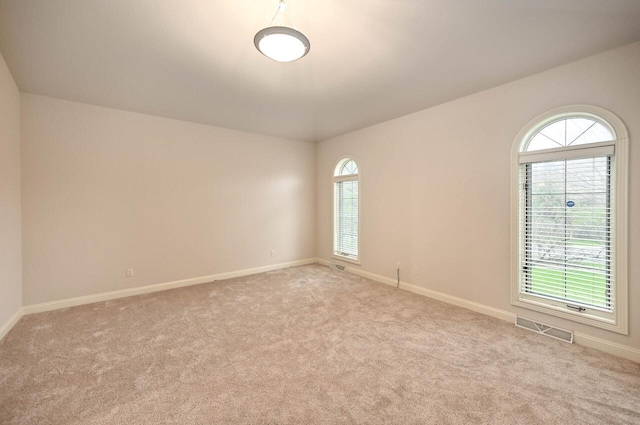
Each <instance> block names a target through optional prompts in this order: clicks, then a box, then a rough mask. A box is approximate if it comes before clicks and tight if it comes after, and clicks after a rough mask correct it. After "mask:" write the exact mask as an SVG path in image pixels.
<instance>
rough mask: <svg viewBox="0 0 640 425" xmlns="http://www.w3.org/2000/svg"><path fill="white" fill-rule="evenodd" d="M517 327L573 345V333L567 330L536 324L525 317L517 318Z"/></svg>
mask: <svg viewBox="0 0 640 425" xmlns="http://www.w3.org/2000/svg"><path fill="white" fill-rule="evenodd" d="M516 326H517V327H519V328H523V329H528V330H530V331H533V332H536V333H539V334H543V335H547V336H550V337H551V338H556V339H559V340H561V341H564V342H568V343H569V344H572V343H573V332H572V331H567V330H565V329H560V328H556V327H553V326H550V325H545V324H544V323H540V322H535V321H533V320H531V319H525V318H524V317H516Z"/></svg>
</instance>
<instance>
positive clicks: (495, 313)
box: [318, 258, 640, 363]
mask: <svg viewBox="0 0 640 425" xmlns="http://www.w3.org/2000/svg"><path fill="white" fill-rule="evenodd" d="M318 263H319V264H322V265H325V266H331V265H333V264H335V263H333V262H331V261H327V260H325V259H322V258H318ZM345 271H346V272H349V273H352V274H355V275H358V276H362V277H364V278H367V279H370V280H373V281H376V282H380V283H384V284H386V285H390V286H393V287H395V286H396V285H397V284H398V282H397V281H396V280H394V279H390V278H388V277H384V276H380V275H378V274H375V273H370V272H367V271H364V270H361V269H359V268H354V267H352V266H351V267H350V266H345ZM400 289H404V290H406V291H410V292H414V293H416V294H419V295H423V296H425V297H428V298H433V299H435V300H438V301H442V302H445V303H448V304H453V305H456V306H458V307H462V308H466V309H468V310H473V311H476V312H478V313H482V314H486V315H488V316H492V317H495V318H497V319H501V320H504V321H507V322H512V323H513V322H515V319H516V314H515V313H511V312H510V311H506V310H501V309H498V308H494V307H490V306H487V305H484V304H480V303H476V302H473V301H469V300H465V299H464V298H458V297H454V296H453V295H448V294H445V293H442V292H438V291H433V290H431V289H427V288H423V287H421V286H417V285H413V284H411V283H407V282H403V281H400ZM574 342H575V343H576V344H579V345H583V346H585V347H590V348H595V349H596V350H600V351H603V352H605V353H609V354H613V355H616V356H620V357H624V358H625V359H629V360H632V361H634V362H638V363H640V350H638V349H636V348H633V347H629V346H626V345H622V344H617V343H615V342H610V341H607V340H604V339H601V338H596V337H593V336H590V335H586V334H582V333H578V332H575V333H574Z"/></svg>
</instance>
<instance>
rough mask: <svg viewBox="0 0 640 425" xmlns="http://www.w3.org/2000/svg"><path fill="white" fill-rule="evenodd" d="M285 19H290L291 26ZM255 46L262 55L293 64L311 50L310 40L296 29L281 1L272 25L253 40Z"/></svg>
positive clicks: (259, 32) (281, 0) (282, 0)
mask: <svg viewBox="0 0 640 425" xmlns="http://www.w3.org/2000/svg"><path fill="white" fill-rule="evenodd" d="M285 18H288V21H289V22H290V23H291V25H286V24H285ZM253 44H255V45H256V48H257V49H258V50H259V51H260V53H262V54H263V55H265V56H266V57H268V58H271V59H273V60H275V61H278V62H292V61H294V60H297V59H300V58H301V57H303V56H304V55H306V54H307V53H309V49H310V48H311V44H310V43H309V39H308V38H307V37H305V36H304V34H302V33H301V32H300V31H298V30H297V29H296V26H295V24H294V23H293V19H291V16H289V12H287V5H286V4H284V0H280V3H279V4H278V11H277V12H276V14H275V16H274V17H273V19H272V20H271V25H270V26H268V27H267V28H265V29H263V30H260V31H258V33H257V34H256V36H255V37H254V38H253Z"/></svg>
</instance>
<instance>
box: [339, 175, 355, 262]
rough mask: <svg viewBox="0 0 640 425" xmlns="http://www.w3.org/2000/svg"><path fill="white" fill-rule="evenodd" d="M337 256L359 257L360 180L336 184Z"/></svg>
mask: <svg viewBox="0 0 640 425" xmlns="http://www.w3.org/2000/svg"><path fill="white" fill-rule="evenodd" d="M336 203H337V212H336V220H337V223H336V224H337V241H336V242H337V243H336V245H337V246H336V254H338V255H346V256H354V257H357V256H358V180H351V181H341V182H336Z"/></svg>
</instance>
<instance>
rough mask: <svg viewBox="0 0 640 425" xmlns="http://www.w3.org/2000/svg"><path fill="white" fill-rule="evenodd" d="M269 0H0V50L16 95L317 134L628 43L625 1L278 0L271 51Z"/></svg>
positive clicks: (637, 32) (635, 26) (631, 14)
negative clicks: (277, 35)
mask: <svg viewBox="0 0 640 425" xmlns="http://www.w3.org/2000/svg"><path fill="white" fill-rule="evenodd" d="M277 1H278V0H188V1H187V0H0V51H1V52H2V55H3V56H4V58H5V60H6V61H7V63H8V65H9V68H10V70H11V72H12V74H13V76H14V78H15V80H16V82H17V84H18V86H19V88H20V90H21V91H23V92H28V93H36V94H42V95H47V96H53V97H58V98H62V99H69V100H73V101H78V102H85V103H90V104H95V105H102V106H108V107H113V108H118V109H124V110H129V111H136V112H143V113H148V114H153V115H159V116H164V117H170V118H176V119H181V120H187V121H194V122H199V123H206V124H212V125H216V126H221V127H228V128H234V129H239V130H246V131H252V132H257V133H262V134H268V135H275V136H283V137H289V138H293V139H300V140H323V139H326V138H328V137H331V136H335V135H338V134H342V133H345V132H349V131H352V130H355V129H358V128H362V127H365V126H368V125H371V124H374V123H378V122H381V121H385V120H388V119H392V118H396V117H399V116H402V115H405V114H408V113H411V112H415V111H418V110H421V109H424V108H427V107H430V106H433V105H437V104H439V103H443V102H446V101H449V100H453V99H456V98H459V97H462V96H465V95H468V94H471V93H474V92H478V91H480V90H484V89H487V88H490V87H494V86H496V85H500V84H503V83H505V82H508V81H512V80H514V79H517V78H520V77H523V76H526V75H530V74H533V73H536V72H539V71H542V70H545V69H548V68H551V67H554V66H557V65H560V64H563V63H567V62H570V61H573V60H576V59H579V58H581V57H585V56H588V55H591V54H594V53H597V52H601V51H604V50H607V49H610V48H613V47H617V46H621V45H624V44H627V43H630V42H633V41H637V40H640V0H482V1H480V0H341V1H338V0H288V2H287V4H288V6H289V12H290V14H291V15H292V17H293V19H294V21H295V22H296V24H297V26H298V29H299V30H300V31H302V32H303V33H304V34H305V35H306V36H307V37H308V38H309V39H310V40H311V51H310V53H309V54H308V55H307V56H306V57H304V58H302V59H301V60H299V61H296V62H292V63H288V64H283V63H277V62H273V61H271V60H269V59H267V58H266V57H264V56H262V55H261V54H260V53H259V52H258V51H257V50H256V49H255V47H254V46H253V36H254V35H255V33H256V32H257V31H259V30H260V29H262V28H263V27H265V26H267V25H268V24H269V23H270V20H271V18H272V16H273V14H274V13H275V11H276V7H277Z"/></svg>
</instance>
